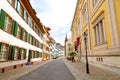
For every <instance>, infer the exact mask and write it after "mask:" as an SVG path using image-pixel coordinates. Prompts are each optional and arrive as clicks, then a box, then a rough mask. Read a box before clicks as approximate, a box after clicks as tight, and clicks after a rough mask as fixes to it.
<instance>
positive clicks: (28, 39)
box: [27, 33, 30, 43]
mask: <svg viewBox="0 0 120 80" xmlns="http://www.w3.org/2000/svg"><path fill="white" fill-rule="evenodd" d="M27 42H28V43H30V34H29V33H28V34H27Z"/></svg>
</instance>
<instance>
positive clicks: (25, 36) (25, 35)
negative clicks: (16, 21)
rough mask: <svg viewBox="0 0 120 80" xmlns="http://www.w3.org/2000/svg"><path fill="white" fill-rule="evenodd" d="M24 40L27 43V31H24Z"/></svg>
mask: <svg viewBox="0 0 120 80" xmlns="http://www.w3.org/2000/svg"><path fill="white" fill-rule="evenodd" d="M23 40H24V41H27V32H26V31H24V34H23Z"/></svg>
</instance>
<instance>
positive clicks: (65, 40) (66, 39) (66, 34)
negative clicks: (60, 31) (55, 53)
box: [65, 33, 68, 42]
mask: <svg viewBox="0 0 120 80" xmlns="http://www.w3.org/2000/svg"><path fill="white" fill-rule="evenodd" d="M66 41H68V39H67V33H66V37H65V42H66Z"/></svg>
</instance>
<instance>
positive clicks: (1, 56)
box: [0, 43, 9, 61]
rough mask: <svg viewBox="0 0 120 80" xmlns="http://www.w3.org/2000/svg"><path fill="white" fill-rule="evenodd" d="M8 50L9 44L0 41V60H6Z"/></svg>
mask: <svg viewBox="0 0 120 80" xmlns="http://www.w3.org/2000/svg"><path fill="white" fill-rule="evenodd" d="M8 52H9V46H8V45H7V44H3V43H0V61H6V60H7V54H8Z"/></svg>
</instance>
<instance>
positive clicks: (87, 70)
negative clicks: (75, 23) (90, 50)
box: [84, 32, 89, 74]
mask: <svg viewBox="0 0 120 80" xmlns="http://www.w3.org/2000/svg"><path fill="white" fill-rule="evenodd" d="M84 41H85V51H86V73H87V74H89V64H88V56H87V34H86V32H84Z"/></svg>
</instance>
